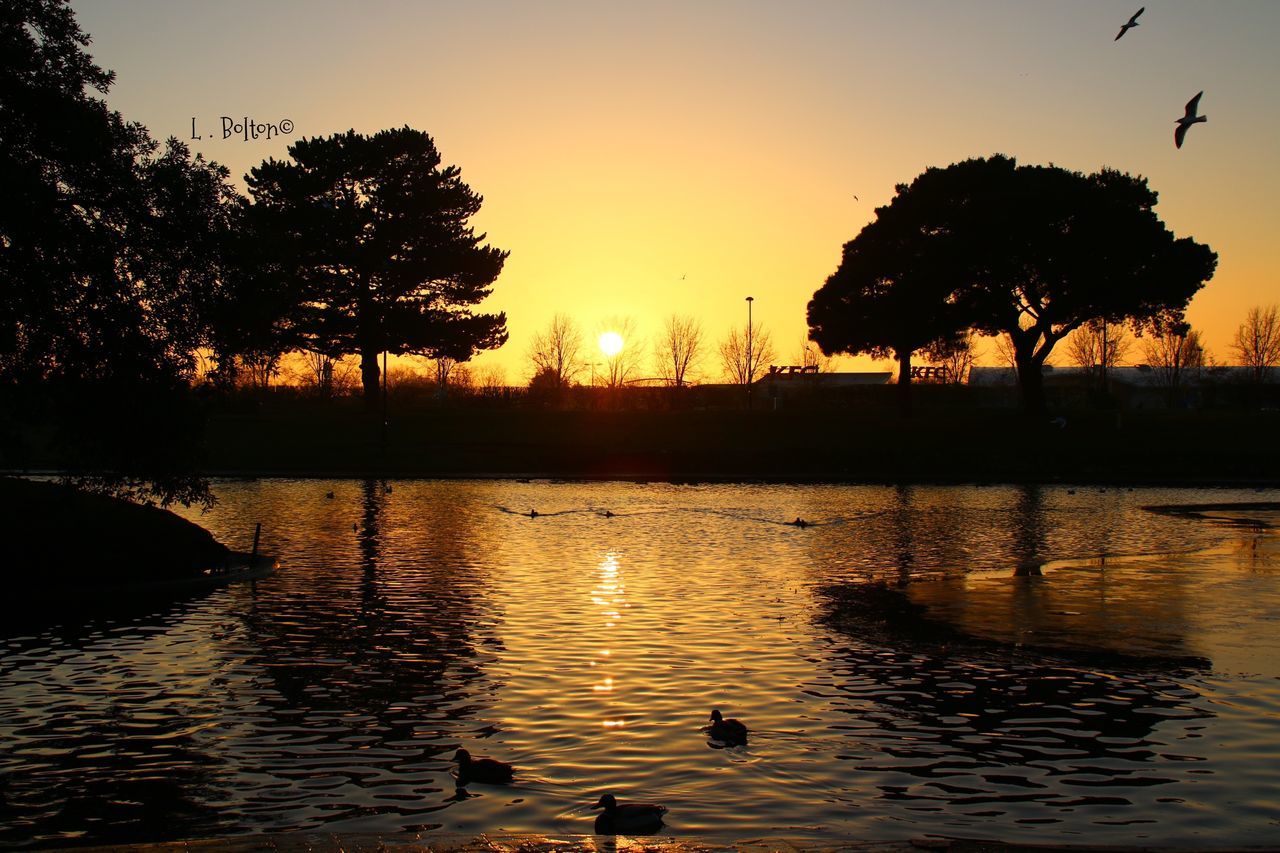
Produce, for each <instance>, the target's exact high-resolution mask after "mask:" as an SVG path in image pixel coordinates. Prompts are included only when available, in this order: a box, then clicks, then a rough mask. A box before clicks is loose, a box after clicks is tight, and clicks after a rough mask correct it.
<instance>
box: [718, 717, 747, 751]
mask: <svg viewBox="0 0 1280 853" xmlns="http://www.w3.org/2000/svg"><path fill="white" fill-rule="evenodd" d="M709 733H710V735H711V738H712V739H713V740H718V741H723V742H724V743H729V744H735V745H736V744H744V743H746V742H747V725H746V723H744V722H742V721H741V720H735V719H733V718H732V717H730V718H729V719H727V720H726V719H725V718H724V715H722V714H721V713H720V709H719V708H716V709H715V710H713V711H712V712H711V727H710V729H709Z"/></svg>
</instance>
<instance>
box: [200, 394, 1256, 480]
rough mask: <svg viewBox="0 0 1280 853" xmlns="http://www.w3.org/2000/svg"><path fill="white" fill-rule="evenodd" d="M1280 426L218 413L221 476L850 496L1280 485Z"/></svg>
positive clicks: (1117, 419) (1242, 416)
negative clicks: (822, 488) (755, 484)
mask: <svg viewBox="0 0 1280 853" xmlns="http://www.w3.org/2000/svg"><path fill="white" fill-rule="evenodd" d="M1278 434H1280V413H1274V412H1256V411H1255V412H1223V413H1217V412H1132V413H1130V412H1126V413H1124V414H1123V415H1117V414H1116V413H1115V412H1086V413H1082V414H1078V415H1075V414H1072V415H1068V416H1067V417H1066V418H1065V421H1054V420H1051V419H1050V418H1049V417H1043V418H1026V417H1023V416H1021V415H1019V414H1018V413H1016V412H1011V411H959V412H952V411H945V410H941V411H922V412H919V413H917V414H916V415H915V416H913V417H902V416H899V415H897V414H895V413H892V412H885V411H883V410H881V411H870V412H862V411H857V410H851V411H825V412H806V411H754V412H747V411H743V410H703V411H700V410H684V411H600V410H584V411H556V410H539V409H534V408H505V409H481V408H431V407H428V406H419V407H412V406H403V407H400V408H397V407H396V406H395V405H394V404H393V406H392V410H391V414H390V418H389V424H388V427H387V428H386V430H385V433H384V430H383V426H382V419H381V416H380V415H376V414H375V415H370V414H366V413H364V412H362V411H361V410H360V409H359V407H358V406H356V405H339V404H336V403H335V402H334V401H330V402H329V403H327V404H326V403H321V402H319V401H315V402H309V401H304V400H296V399H295V400H290V401H279V400H275V401H272V400H268V401H266V402H264V403H262V404H260V405H258V406H256V407H252V408H248V407H246V408H245V409H242V410H241V411H239V412H227V411H222V412H213V413H212V414H211V418H210V421H209V424H208V429H207V431H206V437H207V442H208V444H207V447H206V455H205V459H206V466H207V470H208V471H210V472H211V473H228V474H251V475H252V474H281V475H295V476H307V475H326V476H359V475H379V474H385V475H393V476H441V477H459V476H461V477H466V476H499V477H502V476H554V477H573V478H576V477H584V478H617V479H631V478H650V479H660V480H714V479H743V480H796V481H807V480H818V481H843V482H1037V481H1038V482H1054V481H1060V482H1099V483H1102V482H1125V483H1133V484H1139V483H1169V484H1210V483H1257V484H1263V483H1276V482H1280V453H1277V444H1276V440H1275V436H1276V435H1278Z"/></svg>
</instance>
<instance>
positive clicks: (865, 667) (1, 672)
mask: <svg viewBox="0 0 1280 853" xmlns="http://www.w3.org/2000/svg"><path fill="white" fill-rule="evenodd" d="M215 491H216V493H217V495H218V498H219V503H218V505H217V506H216V507H215V508H214V509H212V510H211V511H209V512H208V513H206V514H204V515H201V514H200V513H199V512H198V511H184V514H185V515H186V516H187V517H189V518H192V519H193V520H196V521H198V522H199V523H201V524H203V525H204V526H206V527H208V528H209V529H210V530H212V531H213V532H214V533H215V535H216V536H218V538H219V539H220V540H221V541H223V542H225V543H227V544H228V545H230V546H232V547H233V548H238V549H242V550H248V548H249V546H250V543H251V541H252V538H253V529H254V525H255V524H256V523H259V522H260V523H261V524H262V548H263V550H264V551H265V552H267V553H270V554H273V555H276V556H278V558H279V560H280V569H279V570H278V572H276V573H275V574H274V575H272V576H271V577H269V578H267V579H264V580H259V581H256V582H253V583H242V584H237V585H233V586H229V587H225V588H222V589H218V590H215V591H213V592H206V593H203V594H201V595H193V596H191V597H189V598H186V599H184V600H178V601H172V600H165V601H159V602H153V601H150V600H139V601H136V602H132V605H131V606H130V607H128V608H126V609H124V610H121V611H119V612H116V611H112V613H111V614H110V615H95V616H92V617H90V616H85V615H77V614H68V615H66V616H65V617H60V618H59V619H58V620H57V621H56V622H55V621H54V620H52V619H51V618H50V619H43V620H41V619H36V620H34V621H32V622H31V623H30V624H26V623H24V624H13V625H9V626H7V627H6V629H5V630H4V631H3V632H0V634H2V636H0V844H3V845H5V846H19V847H20V846H56V845H61V844H73V843H98V844H106V843H119V842H128V841H156V840H166V839H174V838H200V837H210V836H231V835H241V834H247V833H260V832H278V831H325V832H379V833H394V832H401V831H413V832H423V831H428V832H429V831H437V830H438V831H441V832H462V833H472V834H478V833H481V832H534V833H543V834H547V835H567V834H574V833H590V832H591V831H592V818H593V816H594V814H595V812H593V811H592V810H591V809H590V806H591V805H592V804H593V803H595V801H596V800H597V798H598V797H599V796H600V794H601V793H604V792H612V793H614V794H616V795H617V797H618V798H619V800H621V801H624V802H625V801H628V800H631V801H634V800H640V801H651V802H661V803H664V804H665V805H666V806H667V807H668V808H669V810H670V811H669V813H668V815H667V821H666V830H665V832H666V833H670V834H674V835H677V836H698V837H702V838H708V839H712V840H717V841H732V840H738V839H746V838H759V837H762V836H784V837H788V838H793V839H806V840H819V841H836V840H842V839H861V840H893V839H907V838H915V837H922V836H929V835H938V836H947V837H961V838H996V839H1002V840H1005V841H1014V842H1017V841H1035V842H1040V843H1046V842H1059V843H1072V842H1075V843H1092V844H1138V843H1141V844H1156V843H1166V844H1174V843H1176V844H1187V845H1194V846H1208V845H1216V846H1225V845H1229V844H1262V843H1274V839H1275V838H1276V837H1280V835H1278V833H1280V802H1278V801H1277V799H1276V797H1275V792H1276V791H1277V790H1280V625H1278V624H1277V619H1278V618H1280V571H1278V569H1280V562H1278V561H1277V547H1276V543H1277V539H1276V538H1275V536H1274V534H1273V531H1272V529H1271V526H1270V525H1272V524H1273V523H1274V522H1275V520H1276V519H1277V517H1278V516H1280V514H1278V513H1276V512H1275V511H1274V510H1271V509H1267V510H1254V511H1234V510H1233V511H1226V510H1214V511H1208V512H1204V513H1200V514H1196V513H1189V512H1155V511H1151V510H1150V509H1147V507H1150V506H1156V505H1158V506H1171V505H1185V504H1205V503H1214V504H1222V503H1233V502H1244V501H1249V502H1257V501H1271V502H1274V501H1277V500H1280V493H1277V492H1276V491H1274V490H1271V491H1263V492H1257V491H1254V490H1252V489H1249V490H1230V489H1214V490H1188V489H1171V490H1165V489H1145V488H1144V489H1136V490H1132V489H1117V488H1114V487H1112V488H1108V489H1099V488H1097V487H1079V488H1069V487H1066V486H1053V487H1015V486H993V487H976V486H954V487H952V486H946V487H942V486H939V487H926V486H911V487H892V486H780V485H665V484H634V483H617V482H614V483H578V482H551V481H534V482H513V481H461V482H440V481H412V480H391V481H385V482H384V481H358V480H330V481H324V480H254V481H224V482H219V483H216V484H215ZM329 493H332V495H333V496H332V497H328V494H329ZM533 511H536V513H537V515H536V517H534V516H532V515H531V512H533ZM796 519H803V520H805V521H806V522H808V524H807V526H803V527H801V526H796V525H794V524H788V523H787V522H793V521H795V520H796ZM712 708H719V709H722V710H723V711H724V713H725V715H726V716H731V717H737V718H740V719H742V720H743V721H744V722H746V723H747V725H748V726H749V727H750V729H751V735H750V738H749V740H748V743H747V744H746V745H745V746H735V747H730V748H722V747H723V745H722V744H719V743H715V742H712V741H709V739H708V736H707V734H706V733H705V732H704V731H703V727H704V726H706V725H707V718H708V715H709V714H710V712H711V710H712ZM459 746H464V747H466V748H467V749H469V750H470V751H471V752H472V753H473V754H475V755H484V756H492V757H497V758H501V759H502V760H505V761H510V762H513V763H514V764H515V766H516V768H517V775H516V782H515V784H513V785H511V786H507V787H494V786H485V785H478V784H473V785H470V786H468V787H467V788H466V789H462V790H459V789H456V787H455V784H454V779H453V778H452V776H451V775H450V771H451V770H452V769H453V767H454V765H452V764H451V763H450V759H451V757H452V756H453V753H454V751H455V750H456V749H457V748H458V747H459Z"/></svg>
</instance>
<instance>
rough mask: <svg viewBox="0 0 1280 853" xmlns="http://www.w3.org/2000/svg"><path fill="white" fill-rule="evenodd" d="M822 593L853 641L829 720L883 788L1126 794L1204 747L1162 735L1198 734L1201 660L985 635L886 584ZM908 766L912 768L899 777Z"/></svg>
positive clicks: (978, 797) (974, 803)
mask: <svg viewBox="0 0 1280 853" xmlns="http://www.w3.org/2000/svg"><path fill="white" fill-rule="evenodd" d="M821 600H822V601H823V606H824V612H823V613H822V615H821V617H820V621H821V623H822V624H824V625H826V626H827V627H829V628H833V629H835V630H837V631H838V632H839V633H840V634H841V635H843V636H844V637H845V638H846V639H847V640H849V641H850V642H849V644H848V645H846V646H843V647H841V648H840V649H839V651H838V653H836V654H835V655H834V658H835V660H836V663H835V665H834V666H833V668H832V672H831V678H832V683H831V685H830V686H831V687H832V688H833V689H832V692H831V693H830V694H829V696H830V701H831V705H832V707H833V708H834V709H836V710H838V711H839V712H841V713H843V714H847V715H848V716H849V722H848V724H845V725H837V726H834V727H833V728H835V729H837V730H839V731H841V732H842V733H843V734H844V735H845V736H846V737H847V738H849V741H850V748H849V751H848V752H847V753H846V754H845V755H844V756H842V757H844V758H845V759H847V760H851V761H854V762H856V764H857V768H858V770H859V772H862V773H883V774H884V775H885V777H886V779H887V780H891V781H885V782H884V783H882V784H880V785H878V786H877V787H878V788H879V790H880V791H881V796H882V797H883V798H885V799H893V800H910V801H913V802H915V803H917V805H918V807H919V808H922V809H925V810H933V809H936V810H940V811H941V810H945V811H948V812H949V813H959V814H970V815H973V816H975V817H990V816H994V815H999V814H1004V813H1005V811H1004V810H1005V809H1007V808H1009V807H1011V806H1012V804H1016V803H1020V802H1027V803H1030V802H1034V803H1037V804H1039V805H1040V806H1041V807H1043V806H1046V805H1048V806H1051V807H1056V808H1058V809H1062V810H1071V809H1075V808H1078V807H1081V806H1088V805H1098V806H1100V805H1128V804H1129V803H1130V799H1129V798H1130V797H1132V796H1133V795H1134V794H1135V792H1145V790H1146V789H1148V788H1150V787H1151V786H1159V785H1163V784H1168V783H1173V782H1175V781H1185V774H1186V772H1188V771H1187V769H1186V768H1187V765H1186V764H1185V762H1193V761H1200V760H1202V759H1200V758H1198V757H1195V756H1191V755H1187V754H1181V753H1179V752H1178V750H1177V748H1176V747H1174V746H1172V745H1171V743H1170V742H1171V740H1173V739H1180V738H1196V737H1199V735H1198V733H1197V732H1198V730H1199V729H1201V728H1202V727H1203V724H1202V723H1201V722H1200V721H1203V720H1205V719H1207V718H1210V717H1212V716H1214V715H1213V713H1212V712H1211V711H1209V710H1208V708H1207V707H1206V703H1204V702H1202V701H1199V700H1200V696H1199V695H1198V694H1197V693H1196V692H1195V691H1193V690H1190V689H1188V688H1187V687H1186V678H1187V676H1189V675H1191V674H1193V673H1194V672H1195V671H1196V670H1198V669H1200V668H1202V667H1205V666H1207V665H1208V662H1207V661H1203V660H1200V661H1197V660H1195V659H1192V658H1187V659H1183V660H1180V661H1169V660H1167V659H1162V660H1146V661H1144V660H1141V659H1138V658H1133V657H1125V656H1120V655H1116V654H1108V653H1079V654H1074V655H1073V654H1063V653H1051V652H1047V651H1043V650H1035V649H1028V648H1026V647H1017V646H1015V645H1012V644H1004V643H999V642H995V641H989V640H982V639H978V638H974V637H970V636H967V635H965V634H963V633H961V632H960V631H958V630H956V629H955V628H954V627H952V626H950V625H948V624H946V623H943V622H939V621H935V620H932V619H930V618H928V617H927V616H926V615H925V609H924V608H923V607H921V606H919V605H917V604H914V603H913V602H912V601H911V600H910V598H909V596H908V594H907V593H906V592H905V591H903V590H902V589H896V588H892V587H890V586H888V585H885V584H871V585H849V584H840V585H832V586H828V587H826V588H824V589H823V590H821ZM1157 726H1159V727H1160V731H1159V732H1157ZM1170 726H1172V728H1170ZM1191 772H1194V771H1191ZM903 774H905V775H907V776H913V777H917V778H918V779H919V780H920V781H919V782H916V783H908V784H901V778H902V775H903ZM1143 796H1145V793H1143Z"/></svg>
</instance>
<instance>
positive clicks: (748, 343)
mask: <svg viewBox="0 0 1280 853" xmlns="http://www.w3.org/2000/svg"><path fill="white" fill-rule="evenodd" d="M755 301H756V300H755V297H752V296H748V297H747V372H746V376H745V378H746V381H747V411H750V410H751V372H752V371H751V303H752V302H755Z"/></svg>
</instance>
